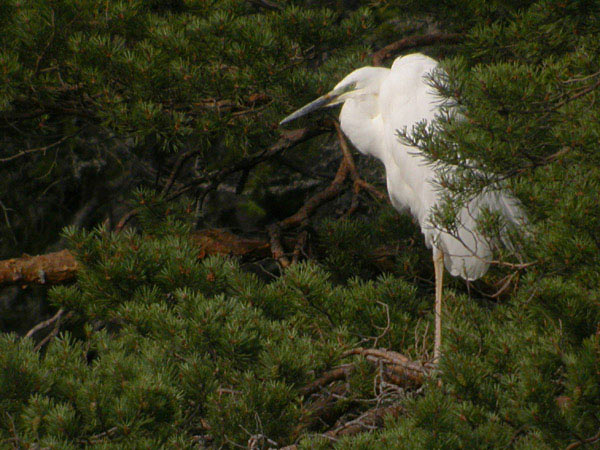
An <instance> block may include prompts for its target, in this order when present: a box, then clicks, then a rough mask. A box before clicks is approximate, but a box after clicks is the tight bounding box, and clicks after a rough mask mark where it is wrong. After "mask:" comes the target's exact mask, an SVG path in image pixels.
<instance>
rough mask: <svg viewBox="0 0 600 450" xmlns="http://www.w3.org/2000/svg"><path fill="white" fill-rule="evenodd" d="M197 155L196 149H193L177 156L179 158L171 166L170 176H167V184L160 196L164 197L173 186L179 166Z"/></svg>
mask: <svg viewBox="0 0 600 450" xmlns="http://www.w3.org/2000/svg"><path fill="white" fill-rule="evenodd" d="M197 153H198V149H193V150H189V151H187V152H184V153H182V154H181V155H180V156H179V158H177V161H176V162H175V165H174V166H173V170H171V174H170V175H169V179H168V180H167V184H165V187H164V188H163V190H162V191H161V193H160V195H161V196H162V197H164V196H165V195H166V194H167V193H168V192H169V191H170V190H171V187H172V186H173V183H174V182H175V178H176V177H177V174H178V173H179V170H180V169H181V166H182V165H183V163H184V162H186V161H187V160H188V159H190V158H191V157H192V156H194V155H195V154H197Z"/></svg>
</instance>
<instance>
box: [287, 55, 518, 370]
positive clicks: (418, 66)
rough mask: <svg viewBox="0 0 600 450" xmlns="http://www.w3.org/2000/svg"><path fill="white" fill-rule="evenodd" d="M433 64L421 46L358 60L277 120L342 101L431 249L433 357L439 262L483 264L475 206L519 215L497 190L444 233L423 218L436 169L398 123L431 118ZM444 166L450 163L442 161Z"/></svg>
mask: <svg viewBox="0 0 600 450" xmlns="http://www.w3.org/2000/svg"><path fill="white" fill-rule="evenodd" d="M435 70H439V69H438V64H437V62H436V61H435V60H433V59H431V58H429V57H428V56H425V55H422V54H418V53H417V54H412V55H407V56H403V57H399V58H397V59H396V60H395V61H394V63H393V65H392V68H391V69H386V68H381V67H362V68H360V69H357V70H355V71H354V72H352V73H350V74H349V75H347V76H346V77H345V78H344V79H343V80H342V81H340V82H339V83H338V84H337V86H335V88H334V89H333V90H332V91H331V92H329V93H328V94H325V95H323V96H322V97H319V98H318V99H316V100H315V101H313V102H311V103H309V104H308V105H306V106H304V107H302V108H301V109H299V110H298V111H296V112H294V113H293V114H291V115H289V116H288V117H286V118H285V119H283V120H282V121H281V123H280V124H281V125H283V124H285V123H287V122H289V121H291V120H294V119H297V118H298V117H301V116H304V115H306V114H308V113H310V112H312V111H315V110H317V109H319V108H323V107H329V106H334V105H339V104H342V103H343V107H342V110H341V113H340V125H341V128H342V131H343V132H344V134H345V135H346V136H347V137H348V138H349V139H350V141H351V142H352V144H353V145H354V146H355V147H356V148H357V149H358V150H359V151H360V152H361V153H363V154H366V155H371V156H374V157H376V158H378V159H379V160H380V161H381V162H382V163H383V165H384V166H385V172H386V180H387V189H388V195H389V197H390V200H391V203H392V205H393V206H394V208H395V209H397V210H398V211H403V210H407V209H408V210H409V212H410V213H411V214H412V216H413V217H414V218H415V219H416V220H417V222H418V223H419V225H420V227H421V231H422V233H423V235H424V237H425V244H426V245H427V247H428V248H431V249H432V251H433V262H434V272H435V342H434V363H437V362H438V361H439V357H440V347H441V336H442V324H441V314H442V280H443V271H444V266H445V267H446V269H447V270H448V272H450V274H451V275H453V276H460V277H462V278H464V279H465V280H469V281H471V280H476V279H478V278H480V277H481V276H483V274H485V272H486V271H487V270H488V267H489V264H490V261H491V259H492V258H491V257H492V245H491V242H490V241H489V240H488V239H486V238H485V237H484V236H483V235H482V234H481V232H480V231H478V227H477V218H478V217H479V215H480V212H481V209H482V208H487V209H490V210H491V211H495V212H497V213H499V214H500V215H502V216H503V217H504V219H505V221H506V222H507V223H509V224H515V225H517V224H518V223H520V221H521V220H523V217H524V216H523V213H522V211H521V208H520V207H519V202H518V201H517V200H516V199H515V198H514V197H512V196H510V195H509V194H507V193H505V192H502V191H500V190H495V191H488V192H486V193H483V194H480V195H479V196H477V197H475V198H473V199H472V200H471V201H470V203H469V204H468V205H467V206H465V207H464V208H462V210H461V211H459V213H458V214H457V224H456V229H455V230H454V231H453V233H452V234H450V233H448V232H445V231H443V230H440V229H439V228H437V227H435V226H433V225H432V223H431V220H430V219H431V213H432V208H433V207H434V206H436V205H437V204H439V203H440V202H441V198H442V194H443V193H442V191H441V188H440V186H439V184H437V183H436V179H437V174H436V171H435V170H434V168H433V167H432V166H431V164H429V163H428V162H427V161H426V159H425V158H424V157H423V156H422V155H420V154H419V151H418V149H416V148H415V147H411V146H409V145H406V144H405V143H403V142H402V141H400V140H399V138H398V135H397V132H398V130H404V129H407V130H409V131H410V130H411V129H412V127H413V126H414V125H416V124H417V123H419V122H421V121H423V120H426V121H432V120H434V118H435V116H436V114H437V113H438V112H439V107H440V106H439V105H440V102H439V96H438V95H437V92H436V91H435V89H434V88H432V87H431V86H430V84H429V83H428V81H427V76H428V75H430V74H431V73H432V72H434V71H435ZM450 170H451V168H450Z"/></svg>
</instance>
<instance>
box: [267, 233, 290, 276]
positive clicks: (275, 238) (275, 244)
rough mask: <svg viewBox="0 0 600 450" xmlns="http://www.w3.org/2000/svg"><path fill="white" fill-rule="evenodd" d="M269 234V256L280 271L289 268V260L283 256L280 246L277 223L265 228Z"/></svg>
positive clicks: (281, 246) (282, 249) (283, 252)
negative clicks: (279, 266)
mask: <svg viewBox="0 0 600 450" xmlns="http://www.w3.org/2000/svg"><path fill="white" fill-rule="evenodd" d="M267 232H268V233H269V244H270V245H271V254H272V255H273V259H275V260H276V261H277V262H278V263H279V264H280V265H281V268H282V269H285V268H286V267H289V265H290V260H289V258H288V257H287V256H286V255H285V250H284V248H283V245H282V244H281V226H280V225H279V224H277V223H274V224H271V225H269V226H268V227H267Z"/></svg>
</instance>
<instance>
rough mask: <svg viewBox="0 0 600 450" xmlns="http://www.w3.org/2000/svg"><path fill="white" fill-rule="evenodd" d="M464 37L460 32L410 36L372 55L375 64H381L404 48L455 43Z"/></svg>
mask: <svg viewBox="0 0 600 450" xmlns="http://www.w3.org/2000/svg"><path fill="white" fill-rule="evenodd" d="M463 38H464V35H463V34H459V33H441V32H436V33H431V34H422V35H416V36H408V37H405V38H403V39H400V40H399V41H396V42H392V43H391V44H388V45H386V46H385V47H383V48H382V49H380V50H378V51H376V52H375V53H373V55H372V60H373V65H374V66H381V65H383V61H384V60H385V59H387V58H389V57H391V56H394V55H397V54H398V53H399V52H401V51H402V50H406V49H409V48H414V47H421V46H424V45H432V44H437V43H445V44H454V43H456V42H459V41H460V40H461V39H463Z"/></svg>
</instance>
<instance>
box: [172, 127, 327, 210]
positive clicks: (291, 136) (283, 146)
mask: <svg viewBox="0 0 600 450" xmlns="http://www.w3.org/2000/svg"><path fill="white" fill-rule="evenodd" d="M329 131H331V127H328V126H319V127H317V128H300V129H297V130H289V131H284V132H282V134H281V138H280V139H279V140H278V141H277V142H276V143H275V144H273V145H272V146H271V147H269V148H267V149H264V150H263V151H260V152H257V153H256V154H254V155H251V156H247V157H245V158H242V159H241V160H239V161H238V162H236V163H235V164H232V165H231V166H229V167H225V168H223V169H221V170H217V171H214V172H211V173H209V174H207V175H205V176H201V177H198V178H197V179H195V180H193V181H191V182H190V183H187V184H186V185H185V186H183V187H181V188H180V189H178V190H177V191H175V192H173V193H172V194H171V195H170V196H169V197H167V199H166V200H172V199H174V198H176V197H179V196H181V195H182V194H184V193H186V192H188V191H189V190H191V189H193V188H194V187H196V186H198V185H201V184H204V183H206V182H210V184H211V185H214V186H218V185H219V184H220V183H221V181H223V180H224V179H225V178H226V177H228V176H229V175H232V174H234V173H237V172H241V171H244V170H249V169H252V168H253V167H255V166H256V165H258V164H260V163H262V162H264V161H267V160H268V159H271V158H273V157H274V156H276V155H279V154H280V153H282V152H283V151H284V150H287V149H290V148H292V147H295V146H296V145H298V144H301V143H303V142H306V141H308V140H309V139H312V138H313V137H316V136H319V135H321V134H324V133H327V132H329Z"/></svg>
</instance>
